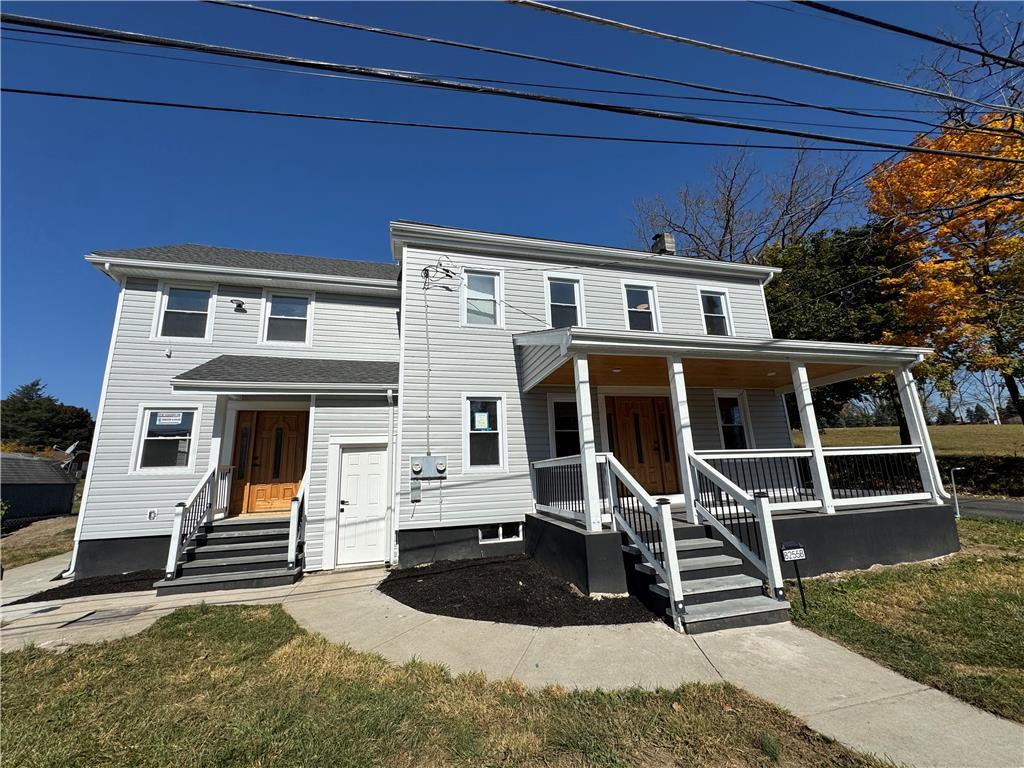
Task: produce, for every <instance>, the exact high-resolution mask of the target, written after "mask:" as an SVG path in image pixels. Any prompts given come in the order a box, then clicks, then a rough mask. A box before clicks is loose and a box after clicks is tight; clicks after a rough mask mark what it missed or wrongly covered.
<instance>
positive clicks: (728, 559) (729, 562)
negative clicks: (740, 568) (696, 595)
mask: <svg viewBox="0 0 1024 768" xmlns="http://www.w3.org/2000/svg"><path fill="white" fill-rule="evenodd" d="M742 564H743V561H742V560H740V559H739V558H738V557H732V556H731V555H708V556H706V557H688V558H686V559H685V560H680V561H679V572H680V573H684V572H686V571H699V570H702V569H704V568H730V567H732V566H734V565H742Z"/></svg>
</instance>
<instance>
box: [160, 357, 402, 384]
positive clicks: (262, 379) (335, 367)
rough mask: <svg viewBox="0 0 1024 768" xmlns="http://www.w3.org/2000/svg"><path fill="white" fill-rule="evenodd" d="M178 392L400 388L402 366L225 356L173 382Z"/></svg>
mask: <svg viewBox="0 0 1024 768" xmlns="http://www.w3.org/2000/svg"><path fill="white" fill-rule="evenodd" d="M171 383H172V385H173V386H174V389H175V391H182V390H189V389H207V390H213V391H231V390H233V389H238V388H249V387H254V388H257V389H260V390H268V391H269V390H284V391H309V392H331V391H341V392H344V391H351V390H365V389H387V388H392V389H393V388H396V387H397V386H398V363H397V362H382V361H379V360H325V359H320V358H308V357H307V358H302V357H300V358H294V357H260V356H255V355H221V356H220V357H215V358H214V359H213V360H210V361H209V362H206V363H203V364H202V365H198V366H196V367H195V368H192V369H191V370H188V371H185V372H184V373H181V374H179V375H178V376H176V377H174V378H173V379H172V380H171Z"/></svg>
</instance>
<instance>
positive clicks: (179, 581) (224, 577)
mask: <svg viewBox="0 0 1024 768" xmlns="http://www.w3.org/2000/svg"><path fill="white" fill-rule="evenodd" d="M300 573H302V569H301V568H287V567H281V568H267V569H265V570H262V571H238V572H237V573H230V572H229V573H202V574H199V575H197V576H179V577H178V578H176V579H172V580H170V581H168V580H167V579H164V580H163V581H158V582H157V586H158V588H159V586H160V585H163V586H173V585H179V586H186V585H191V584H209V583H215V582H222V581H223V582H231V581H248V580H250V579H263V578H271V577H274V576H297V575H299V574H300Z"/></svg>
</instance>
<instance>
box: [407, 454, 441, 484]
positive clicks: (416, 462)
mask: <svg viewBox="0 0 1024 768" xmlns="http://www.w3.org/2000/svg"><path fill="white" fill-rule="evenodd" d="M409 473H410V477H411V478H412V479H413V480H446V479H447V478H448V457H447V456H446V455H440V456H432V455H430V454H427V455H425V456H410V457H409Z"/></svg>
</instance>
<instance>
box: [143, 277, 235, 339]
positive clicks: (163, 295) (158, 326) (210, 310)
mask: <svg viewBox="0 0 1024 768" xmlns="http://www.w3.org/2000/svg"><path fill="white" fill-rule="evenodd" d="M171 288H186V289H188V290H198V291H209V293H210V299H209V301H208V302H207V304H206V335H205V336H201V337H200V336H164V335H162V333H161V331H162V329H163V325H164V312H166V311H167V297H168V295H169V293H170V289H171ZM218 288H219V286H217V285H210V284H209V283H189V282H179V281H176V280H175V281H164V280H161V281H160V282H159V283H157V293H156V307H155V310H154V312H153V326H152V328H151V329H150V332H149V338H150V340H152V341H167V342H173V343H174V344H209V343H210V342H211V341H213V321H214V315H215V314H216V310H217V295H218Z"/></svg>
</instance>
